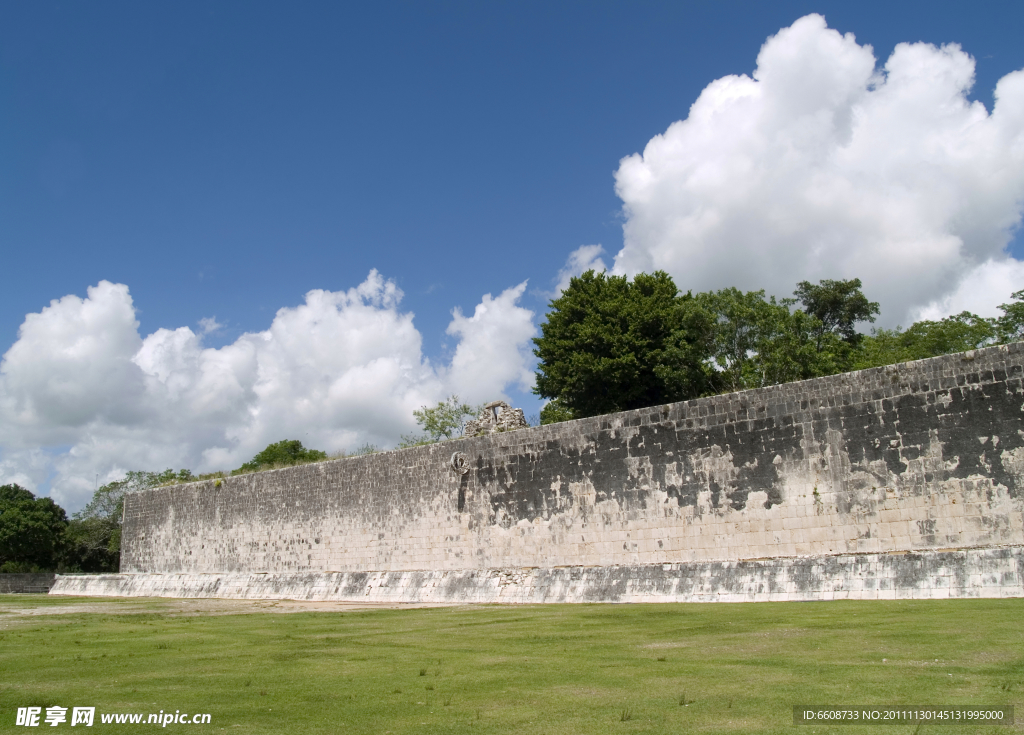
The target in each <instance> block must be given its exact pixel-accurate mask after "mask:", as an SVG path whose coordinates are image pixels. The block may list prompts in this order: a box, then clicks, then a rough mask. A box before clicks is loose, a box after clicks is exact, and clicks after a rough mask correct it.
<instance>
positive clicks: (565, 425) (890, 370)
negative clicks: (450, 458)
mask: <svg viewBox="0 0 1024 735" xmlns="http://www.w3.org/2000/svg"><path fill="white" fill-rule="evenodd" d="M1008 358H1013V359H1008ZM1022 358H1024V342H1015V343H1011V344H1007V345H996V346H994V347H985V348H981V349H977V350H971V351H968V352H959V353H954V354H950V355H940V356H938V357H930V358H927V359H924V360H914V361H911V362H903V363H896V364H894V365H885V366H882V367H875V368H868V369H867V370H857V371H852V372H848V373H838V374H836V375H827V376H824V377H820V378H809V379H807V380H801V381H795V382H792V383H782V384H779V385H772V386H766V387H763V388H751V389H749V390H745V391H737V392H733V393H723V394H719V395H715V396H707V397H704V398H694V399H690V400H688V401H679V402H676V403H667V404H659V405H656V406H648V407H645V408H638V409H632V410H630V411H621V412H618V413H611V414H604V415H601V416H591V417H587V418H581V419H574V420H572V421H564V422H560V423H557V424H547V425H545V426H534V427H530V428H526V429H518V430H516V431H512V432H506V433H500V434H493V435H490V436H483V437H460V438H457V439H452V440H449V441H445V442H440V443H436V444H429V445H424V446H418V447H407V448H404V449H389V450H383V451H381V452H375V453H374V454H367V455H360V456H353V457H342V458H338V459H329V460H325V461H323V462H314V463H310V464H304V465H298V466H293V467H281V468H278V469H274V470H266V471H264V472H255V473H250V474H245V475H235V476H229V477H224V478H220V482H221V483H222V484H230V485H236V484H242V483H256V482H258V483H261V484H262V483H265V482H272V481H273V480H275V479H276V478H278V477H281V473H286V474H293V473H309V472H326V471H330V470H331V469H334V468H340V467H341V466H343V465H345V464H347V465H348V466H350V467H352V468H353V469H356V468H359V466H360V465H363V464H367V465H371V464H373V463H379V462H382V461H384V462H388V463H390V462H392V461H394V459H395V458H397V457H398V456H401V457H402V459H403V460H404V461H403V462H402V463H403V464H409V465H411V464H415V462H416V461H417V459H419V458H420V456H419V455H426V457H429V458H430V459H431V461H436V460H437V459H438V457H437V455H439V454H440V455H446V454H454V453H456V452H466V451H476V452H483V453H494V454H499V453H500V452H501V451H502V450H503V449H508V448H509V447H510V446H512V445H514V444H517V443H529V444H536V443H538V442H542V441H546V440H554V439H559V438H563V437H565V436H567V435H573V434H592V433H596V432H599V431H601V430H602V428H603V427H607V426H609V425H611V426H614V427H627V426H630V425H636V424H638V423H644V421H643V420H644V419H645V418H648V419H650V417H653V416H656V415H658V414H660V415H661V418H660V420H670V417H675V418H676V419H678V418H679V417H680V416H686V415H693V414H694V413H695V412H699V411H700V410H701V409H702V408H709V407H717V406H720V405H723V404H726V405H728V404H737V403H738V404H745V405H747V406H751V405H755V406H756V405H775V404H781V403H791V402H794V401H798V400H803V399H801V398H800V396H801V395H803V396H804V397H805V399H806V398H818V399H821V398H825V397H828V396H837V395H843V394H848V393H853V392H856V391H861V392H870V391H873V390H877V388H875V387H873V384H876V383H878V382H879V378H884V379H886V380H887V381H888V384H889V385H893V384H894V383H893V381H892V377H893V376H898V377H899V380H898V382H899V383H900V384H904V386H905V388H904V389H903V390H901V391H900V393H910V392H914V388H913V387H912V386H911V385H910V383H912V382H914V381H915V380H916V379H919V378H922V377H926V376H929V375H934V374H935V372H936V368H949V369H953V368H955V369H956V370H955V374H962V373H971V372H977V371H979V370H985V369H991V368H994V367H995V366H997V365H998V364H1007V363H1008V364H1009V365H1022V364H1024V359H1022ZM929 388H930V389H932V388H931V387H930V386H929ZM937 388H938V387H937V386H936V388H935V389H937ZM432 455H433V456H432ZM426 457H424V458H426ZM360 469H361V468H360ZM357 471H358V470H357ZM217 481H218V480H217V479H210V480H200V481H197V482H190V483H181V484H176V485H164V486H162V487H157V488H150V489H148V490H143V491H140V492H137V493H132V494H131V496H145V495H149V496H152V495H155V494H160V493H169V494H175V495H177V494H179V493H181V492H194V491H207V490H211V489H213V488H214V486H215V484H216V483H217ZM131 496H129V497H131ZM126 500H127V499H126Z"/></svg>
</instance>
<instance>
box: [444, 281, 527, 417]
mask: <svg viewBox="0 0 1024 735" xmlns="http://www.w3.org/2000/svg"><path fill="white" fill-rule="evenodd" d="M525 290H526V281H523V282H522V283H520V284H519V285H518V286H515V287H514V288H509V289H507V290H505V291H503V292H502V293H501V295H500V296H498V298H496V299H495V298H491V295H490V294H486V295H485V296H484V298H483V300H482V301H481V302H480V303H479V304H477V307H476V310H475V311H474V312H473V316H470V317H467V316H463V315H462V312H461V311H460V310H459V309H455V310H454V311H453V312H452V321H451V324H449V325H448V334H450V335H452V336H454V337H458V338H459V346H458V347H457V348H456V350H455V355H454V356H453V357H452V364H451V368H450V370H449V371H448V372H447V375H446V378H447V384H448V386H449V390H450V392H452V393H456V394H458V396H459V397H460V398H461V399H463V400H465V401H468V402H469V403H482V402H485V401H493V400H496V399H497V398H499V397H505V396H504V388H505V386H506V385H509V384H513V385H517V386H519V387H520V388H522V389H523V390H529V389H530V388H531V387H532V386H533V378H534V376H533V372H532V370H531V362H532V358H531V351H530V347H531V344H530V338H531V337H533V335H534V334H535V333H536V329H535V328H534V326H533V312H531V311H529V310H527V309H524V308H523V307H521V306H517V303H518V301H519V298H520V297H521V296H522V295H523V291H525Z"/></svg>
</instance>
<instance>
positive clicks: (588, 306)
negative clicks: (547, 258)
mask: <svg viewBox="0 0 1024 735" xmlns="http://www.w3.org/2000/svg"><path fill="white" fill-rule="evenodd" d="M689 301H692V297H691V296H689V295H686V296H684V297H679V296H678V289H676V286H675V283H674V282H673V281H672V278H671V277H670V276H669V275H668V274H667V273H664V272H662V271H657V272H655V273H652V274H649V275H648V274H644V273H641V274H638V275H637V276H636V277H635V278H634V279H633V280H632V281H630V280H629V279H628V278H626V277H625V276H609V275H606V274H604V273H595V272H594V271H588V272H586V273H584V274H583V275H581V276H578V277H576V278H573V279H572V280H571V282H570V284H569V286H568V288H566V289H565V291H563V292H562V294H561V296H559V297H558V298H556V299H554V300H553V301H551V302H550V304H549V306H550V311H549V312H548V315H547V321H546V322H545V323H544V324H543V325H541V336H540V337H538V338H536V339H534V344H535V345H536V348H535V349H534V354H535V355H536V356H537V357H538V358H539V363H538V367H537V383H536V388H535V389H534V392H535V393H537V394H538V395H541V396H544V397H547V398H551V399H557V400H558V406H559V408H560V410H561V411H562V414H563V415H565V414H566V413H569V414H571V415H572V416H574V417H582V416H594V415H597V414H602V413H610V412H613V411H625V410H628V409H631V408H640V407H642V406H650V405H654V404H657V403H665V402H668V401H676V400H683V399H685V398H691V397H694V396H697V395H701V394H702V393H703V392H704V391H705V390H707V389H708V388H709V387H710V384H711V383H710V381H711V380H712V377H713V376H712V372H711V370H710V368H709V367H708V366H707V365H706V364H705V359H706V357H708V356H709V354H710V353H709V348H710V344H711V339H712V330H711V324H710V321H709V319H708V315H707V314H706V313H704V312H703V311H702V310H700V309H695V308H693V305H692V304H690V303H688V302H689ZM550 413H551V411H550V410H549V411H548V412H547V414H548V415H550ZM543 420H544V417H542V421H543Z"/></svg>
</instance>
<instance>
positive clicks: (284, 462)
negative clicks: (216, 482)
mask: <svg viewBox="0 0 1024 735" xmlns="http://www.w3.org/2000/svg"><path fill="white" fill-rule="evenodd" d="M325 459H327V452H321V451H320V450H319V449H306V448H305V447H303V446H302V442H300V441H299V440H298V439H285V440H283V441H279V442H276V443H274V444H268V445H267V447H266V448H265V449H263V451H261V452H259V453H258V454H257V455H256V456H255V457H253V458H252V459H251V460H249V461H248V462H246V463H245V464H243V465H242V466H241V467H239V468H238V469H237V470H234V471H233V472H232V473H231V474H233V475H240V474H245V473H247V472H259V471H260V470H269V469H273V468H274V467H287V466H289V465H295V464H305V463H307V462H319V461H321V460H325Z"/></svg>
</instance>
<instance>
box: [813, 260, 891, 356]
mask: <svg viewBox="0 0 1024 735" xmlns="http://www.w3.org/2000/svg"><path fill="white" fill-rule="evenodd" d="M860 289H861V282H860V279H859V278H851V279H850V280H849V281H833V280H830V279H823V280H821V281H819V282H818V285H817V286H815V285H814V284H812V283H811V282H810V281H800V283H798V284H797V285H796V291H794V292H793V295H794V296H796V297H797V299H799V300H800V302H801V303H802V304H803V305H804V311H805V312H806V313H807V314H809V315H811V316H813V317H814V318H815V319H817V320H818V323H819V324H818V327H817V329H815V330H814V336H815V340H816V346H817V348H818V349H819V350H820V349H822V347H823V346H824V345H823V341H824V337H825V335H827V334H829V333H831V334H835V335H837V336H838V337H839V338H840V339H842V340H843V341H844V342H846V344H848V345H850V346H851V347H856V346H857V345H858V344H860V341H861V339H863V337H864V335H862V334H860V333H859V332H858V331H857V330H856V328H855V327H854V325H855V324H856V323H857V322H873V321H875V317H876V316H877V315H878V313H879V311H878V302H877V301H868V299H867V297H866V296H865V295H864V294H863V293H861V290H860Z"/></svg>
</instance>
